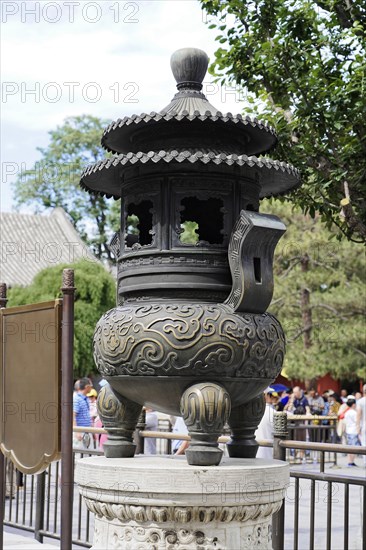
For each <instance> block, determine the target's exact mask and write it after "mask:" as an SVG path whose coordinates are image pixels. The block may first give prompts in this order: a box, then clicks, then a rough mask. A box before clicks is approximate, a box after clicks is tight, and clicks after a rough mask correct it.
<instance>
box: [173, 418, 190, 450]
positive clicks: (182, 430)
mask: <svg viewBox="0 0 366 550" xmlns="http://www.w3.org/2000/svg"><path fill="white" fill-rule="evenodd" d="M172 431H173V433H177V434H181V435H188V428H187V426H186V425H185V422H184V420H183V418H182V417H181V416H178V417H177V419H176V421H175V424H174V428H173V430H172ZM188 447H189V441H185V440H184V439H173V441H172V453H173V454H175V455H184V454H185V453H186V449H187V448H188Z"/></svg>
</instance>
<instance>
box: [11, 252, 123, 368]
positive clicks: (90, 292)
mask: <svg viewBox="0 0 366 550" xmlns="http://www.w3.org/2000/svg"><path fill="white" fill-rule="evenodd" d="M65 267H71V268H73V269H74V270H75V286H76V296H75V340H74V375H75V377H79V378H80V377H82V376H87V375H89V374H90V373H91V372H92V371H93V370H94V369H95V367H94V360H93V350H92V342H93V334H94V329H95V325H96V324H97V321H98V320H99V319H100V317H101V316H102V315H103V313H105V312H106V311H107V310H108V309H111V308H112V307H114V306H115V294H116V285H115V281H114V279H113V277H112V276H111V275H110V274H109V273H108V272H107V271H106V270H105V269H104V267H103V266H102V265H101V264H100V263H99V262H91V261H86V260H82V261H80V262H77V263H74V264H71V265H57V266H55V267H49V268H46V269H44V270H42V271H41V272H40V273H38V275H36V277H35V278H34V280H33V282H32V284H31V285H29V286H27V287H20V286H19V287H16V286H14V287H12V288H10V289H9V291H8V298H9V302H8V306H9V307H11V306H18V305H24V304H30V303H35V302H44V301H48V300H54V299H55V298H58V297H61V296H62V294H61V291H60V287H61V281H62V270H63V269H64V268H65Z"/></svg>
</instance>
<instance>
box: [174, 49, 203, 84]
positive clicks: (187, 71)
mask: <svg viewBox="0 0 366 550" xmlns="http://www.w3.org/2000/svg"><path fill="white" fill-rule="evenodd" d="M208 62H209V59H208V55H207V54H206V52H204V51H203V50H199V49H198V48H182V49H180V50H177V51H175V52H174V53H173V55H172V56H171V58H170V66H171V68H172V72H173V75H174V78H175V80H176V81H177V88H178V90H181V89H182V88H189V89H191V90H201V89H202V81H203V79H204V77H205V74H206V71H207V67H208Z"/></svg>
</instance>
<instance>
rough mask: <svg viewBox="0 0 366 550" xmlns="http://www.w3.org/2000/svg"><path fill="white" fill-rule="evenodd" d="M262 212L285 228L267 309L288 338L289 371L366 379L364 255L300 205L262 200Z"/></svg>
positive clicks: (290, 373) (305, 376) (292, 375)
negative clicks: (301, 208) (303, 211)
mask: <svg viewBox="0 0 366 550" xmlns="http://www.w3.org/2000/svg"><path fill="white" fill-rule="evenodd" d="M261 210H262V211H263V212H267V213H272V214H276V215H277V216H279V217H280V218H281V219H282V220H283V221H284V223H285V224H286V226H287V231H286V233H285V235H284V236H283V237H282V239H281V240H280V242H279V244H278V246H277V250H276V253H275V258H274V271H275V291H274V296H273V300H272V303H271V306H270V308H269V310H270V311H271V313H274V315H276V316H277V317H278V319H279V321H280V322H281V324H282V326H283V328H284V331H285V335H286V340H287V351H286V358H285V370H286V375H288V376H289V377H290V378H301V379H312V378H317V377H319V376H322V375H324V374H326V373H328V372H329V373H330V374H331V375H332V376H333V377H334V378H347V379H349V380H352V379H357V378H363V379H364V380H366V368H365V359H366V339H365V316H366V303H365V292H364V288H365V282H366V262H365V256H364V255H363V254H360V250H359V247H358V246H356V245H355V244H353V243H351V242H350V241H347V240H346V239H344V240H342V241H341V242H340V243H339V242H337V241H336V240H334V239H333V240H330V239H329V237H330V236H331V235H333V236H334V232H333V233H331V232H330V231H329V230H328V229H326V228H325V227H324V225H323V224H322V223H321V222H320V216H319V214H315V216H314V218H311V216H310V215H304V214H303V213H302V212H301V210H300V208H299V207H292V206H291V205H290V204H285V203H281V202H280V201H278V200H271V201H264V202H263V203H262V208H261Z"/></svg>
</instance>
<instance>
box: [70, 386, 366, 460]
mask: <svg viewBox="0 0 366 550" xmlns="http://www.w3.org/2000/svg"><path fill="white" fill-rule="evenodd" d="M105 384H107V382H106V381H105V380H101V381H100V383H99V385H100V387H102V386H103V385H105ZM97 396H98V393H97V390H96V389H95V388H93V384H92V381H91V380H90V378H81V379H80V380H77V381H76V382H75V386H74V397H73V408H74V426H78V427H96V428H101V427H103V424H102V421H101V419H100V418H99V415H98V411H97V406H96V401H97ZM265 400H266V412H265V414H264V417H263V420H262V422H261V424H260V426H259V428H258V430H257V432H256V437H257V439H271V438H272V416H273V411H285V412H287V413H288V415H289V419H292V420H294V421H297V420H299V419H300V418H299V415H301V417H303V415H306V418H302V419H301V424H302V426H301V427H297V426H299V424H300V423H299V422H295V424H294V430H293V433H292V438H293V439H296V440H298V441H306V440H309V441H313V442H314V441H315V442H316V441H324V440H325V441H330V442H332V443H343V444H348V445H352V446H354V445H356V446H358V445H363V446H365V447H366V384H364V386H363V394H362V393H361V392H354V393H352V394H349V393H348V392H347V390H345V389H342V390H341V392H340V394H338V393H337V392H335V391H333V390H327V391H325V392H323V393H322V394H321V395H320V394H319V393H318V392H317V391H316V389H315V388H310V389H309V390H307V391H305V390H303V389H301V388H300V387H299V386H295V387H294V388H286V387H281V385H279V386H276V385H275V386H274V388H271V387H269V388H267V389H266V390H265ZM145 416H146V430H151V431H158V429H159V418H158V414H157V413H156V412H155V411H153V410H152V409H150V408H145ZM296 417H298V418H296ZM319 427H322V430H321V432H322V436H321V437H320V436H319V434H320V433H321V432H320V430H319ZM327 427H329V429H327ZM173 432H176V433H179V434H187V433H188V431H187V428H186V426H185V424H184V422H183V419H182V418H180V417H178V418H177V419H175V420H174V423H173ZM324 434H326V437H325V438H324ZM106 439H107V435H106V434H96V435H94V434H90V433H88V432H82V431H77V432H76V431H74V441H73V445H74V448H77V449H88V448H91V447H96V448H99V449H101V450H102V449H103V444H104V443H105V441H106ZM187 447H188V442H187V441H181V440H176V441H175V440H174V441H173V444H172V452H173V453H175V454H184V453H185V450H186V448H187ZM145 453H146V454H156V439H153V438H146V439H145ZM271 455H272V450H271V449H269V448H262V449H260V450H259V452H258V456H260V457H262V458H271ZM363 459H364V465H365V466H366V456H364V457H363ZM296 460H300V461H301V460H302V461H305V460H306V457H305V451H300V452H299V453H298V456H296V457H295V461H296ZM348 466H349V467H355V466H357V465H356V463H355V455H354V454H349V455H348Z"/></svg>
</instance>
